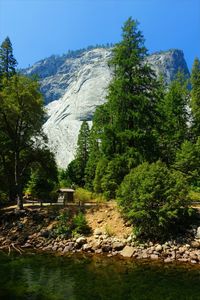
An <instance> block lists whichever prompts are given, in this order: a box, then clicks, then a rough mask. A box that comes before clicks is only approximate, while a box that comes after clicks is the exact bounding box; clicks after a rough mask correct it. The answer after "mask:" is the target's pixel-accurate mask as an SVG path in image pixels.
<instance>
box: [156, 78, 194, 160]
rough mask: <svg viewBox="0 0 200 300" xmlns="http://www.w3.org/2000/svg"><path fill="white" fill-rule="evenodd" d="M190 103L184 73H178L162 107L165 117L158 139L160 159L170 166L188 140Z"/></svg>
mask: <svg viewBox="0 0 200 300" xmlns="http://www.w3.org/2000/svg"><path fill="white" fill-rule="evenodd" d="M188 101H189V91H188V88H187V80H186V79H185V77H184V75H183V74H182V73H178V74H177V76H176V79H175V80H174V81H173V82H172V83H171V84H170V86H169V89H168V91H167V92H166V94H165V97H164V99H163V101H162V103H161V105H160V109H161V111H162V116H163V120H162V124H161V130H160V132H161V134H160V136H159V138H158V139H159V144H160V150H161V153H160V158H161V159H162V160H163V161H165V162H166V163H167V164H168V165H170V164H172V163H173V162H174V159H175V156H176V151H177V150H178V149H179V148H180V147H181V144H182V143H183V142H184V140H185V139H187V138H188V124H187V123H188V122H189V114H188V109H187V107H188Z"/></svg>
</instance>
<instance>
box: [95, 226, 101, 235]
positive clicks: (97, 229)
mask: <svg viewBox="0 0 200 300" xmlns="http://www.w3.org/2000/svg"><path fill="white" fill-rule="evenodd" d="M94 235H102V231H101V230H100V229H99V228H96V229H95V230H94Z"/></svg>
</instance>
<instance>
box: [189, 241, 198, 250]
mask: <svg viewBox="0 0 200 300" xmlns="http://www.w3.org/2000/svg"><path fill="white" fill-rule="evenodd" d="M190 246H191V247H192V248H197V249H200V242H199V241H192V242H191V243H190Z"/></svg>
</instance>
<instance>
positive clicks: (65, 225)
mask: <svg viewBox="0 0 200 300" xmlns="http://www.w3.org/2000/svg"><path fill="white" fill-rule="evenodd" d="M70 218H71V217H70V214H69V212H68V211H64V212H62V213H61V214H60V215H59V216H58V217H57V221H58V222H57V224H56V226H55V228H54V230H53V233H54V234H55V235H69V234H70V232H71V230H70Z"/></svg>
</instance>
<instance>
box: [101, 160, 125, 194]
mask: <svg viewBox="0 0 200 300" xmlns="http://www.w3.org/2000/svg"><path fill="white" fill-rule="evenodd" d="M127 173H128V170H127V167H126V161H125V160H124V159H123V157H121V156H116V157H115V158H114V159H112V160H111V161H109V163H108V165H107V167H106V168H105V170H104V175H103V177H102V179H101V188H102V191H103V195H104V196H105V197H106V198H107V199H114V198H115V192H116V190H117V188H118V186H119V184H120V183H121V182H122V180H123V178H124V176H125V175H126V174H127Z"/></svg>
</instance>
